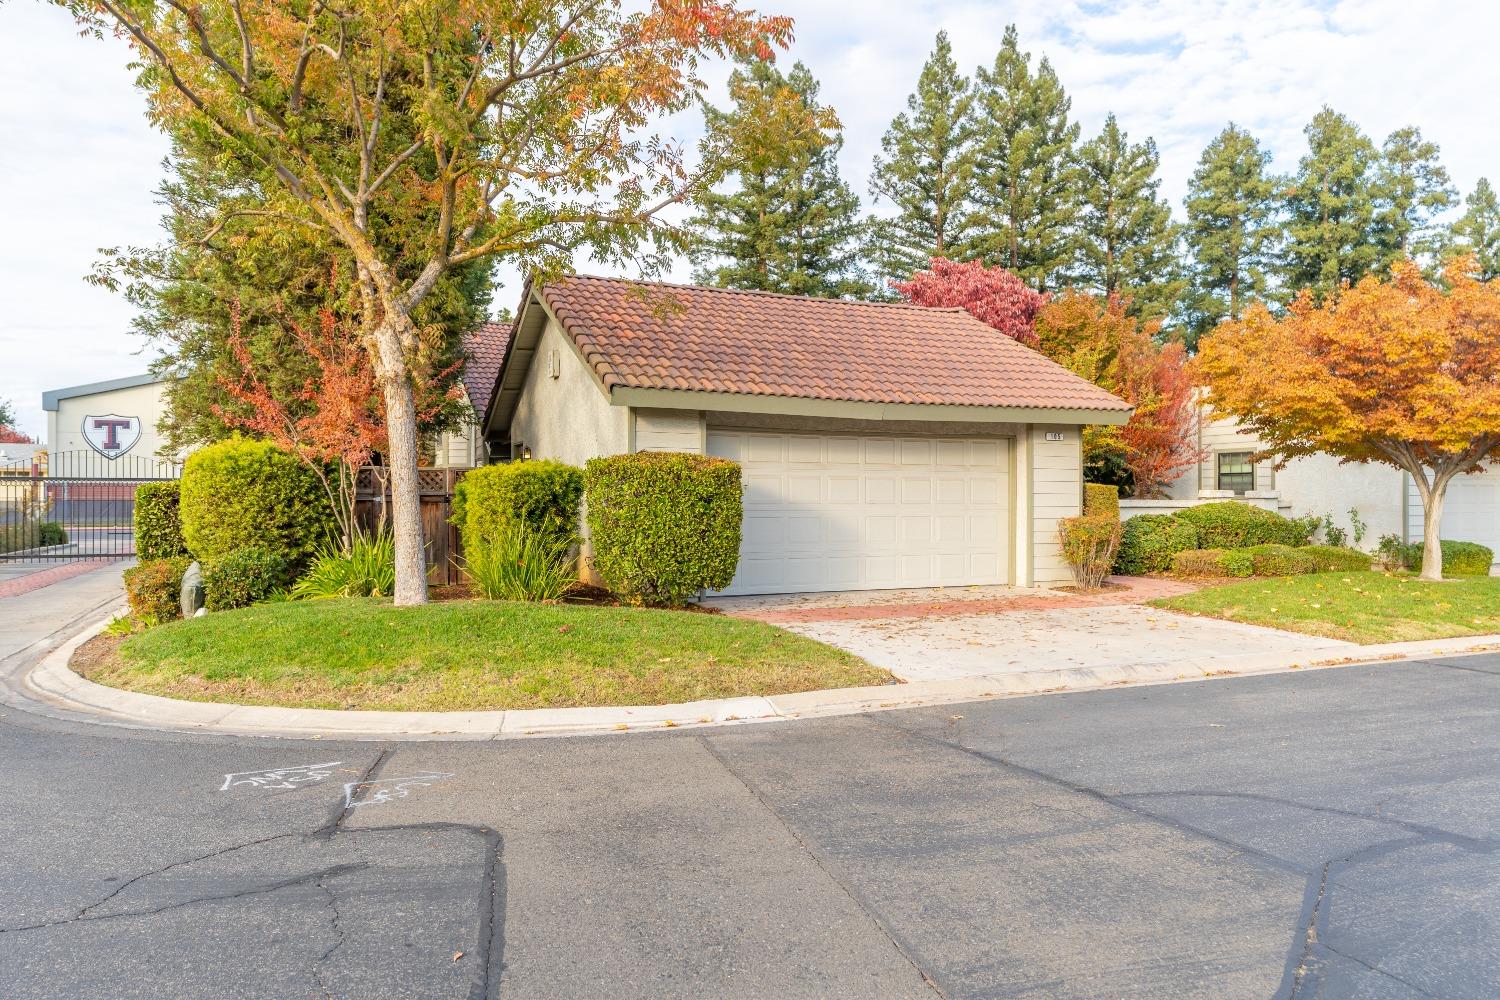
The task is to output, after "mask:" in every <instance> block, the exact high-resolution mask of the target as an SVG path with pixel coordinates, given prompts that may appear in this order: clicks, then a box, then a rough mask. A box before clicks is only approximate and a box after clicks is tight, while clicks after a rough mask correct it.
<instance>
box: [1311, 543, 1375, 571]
mask: <svg viewBox="0 0 1500 1000" xmlns="http://www.w3.org/2000/svg"><path fill="white" fill-rule="evenodd" d="M1293 551H1294V552H1300V553H1302V554H1303V555H1304V556H1306V557H1307V558H1309V559H1311V560H1312V561H1313V564H1314V566H1315V567H1316V568H1315V569H1314V570H1313V572H1316V573H1335V572H1344V573H1349V572H1357V571H1361V570H1367V569H1369V568H1370V562H1371V558H1370V554H1369V553H1368V552H1361V551H1359V550H1358V549H1346V548H1340V547H1338V546H1334V545H1309V546H1306V547H1305V548H1300V549H1294V550H1293Z"/></svg>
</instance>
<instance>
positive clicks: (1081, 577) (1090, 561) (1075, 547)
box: [1057, 514, 1121, 590]
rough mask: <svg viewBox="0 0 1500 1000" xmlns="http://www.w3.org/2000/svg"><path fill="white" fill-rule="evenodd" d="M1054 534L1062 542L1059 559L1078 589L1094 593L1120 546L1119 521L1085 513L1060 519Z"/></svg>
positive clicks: (1115, 518)
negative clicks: (1080, 515) (1070, 571)
mask: <svg viewBox="0 0 1500 1000" xmlns="http://www.w3.org/2000/svg"><path fill="white" fill-rule="evenodd" d="M1057 534H1058V538H1059V540H1060V541H1061V542H1062V554H1063V559H1065V560H1066V561H1067V563H1068V566H1069V567H1070V568H1071V569H1072V570H1073V579H1074V580H1076V581H1077V582H1078V586H1079V588H1080V589H1082V590H1098V589H1099V588H1101V587H1103V586H1104V580H1105V578H1106V577H1107V576H1109V571H1110V569H1111V567H1113V566H1114V562H1115V552H1116V550H1118V549H1119V547H1120V535H1121V527H1120V521H1119V518H1117V517H1112V516H1110V515H1087V514H1086V515H1084V516H1083V517H1069V518H1064V519H1063V520H1061V521H1059V522H1058V523H1057Z"/></svg>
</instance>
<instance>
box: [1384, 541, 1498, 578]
mask: <svg viewBox="0 0 1500 1000" xmlns="http://www.w3.org/2000/svg"><path fill="white" fill-rule="evenodd" d="M1442 546H1443V575H1444V576H1489V575H1490V566H1491V565H1493V564H1494V561H1495V552H1494V550H1493V549H1490V548H1488V547H1487V546H1484V545H1480V544H1479V543H1478V542H1454V541H1450V540H1448V539H1446V538H1445V539H1443V541H1442ZM1422 547H1423V546H1422V543H1421V542H1407V543H1404V544H1397V545H1396V546H1395V552H1396V556H1397V558H1398V559H1400V561H1401V565H1402V567H1404V568H1405V569H1409V570H1413V571H1416V570H1419V569H1421V568H1422Z"/></svg>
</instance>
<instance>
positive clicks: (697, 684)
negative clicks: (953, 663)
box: [84, 598, 893, 711]
mask: <svg viewBox="0 0 1500 1000" xmlns="http://www.w3.org/2000/svg"><path fill="white" fill-rule="evenodd" d="M84 669H85V670H86V672H87V674H88V676H89V677H90V678H91V679H92V680H95V681H98V682H99V683H101V684H108V685H111V686H114V687H120V688H126V689H128V690H132V691H140V692H144V693H147V694H157V695H164V696H166V697H171V698H186V699H190V700H194V701H232V702H238V703H241V704H253V705H284V706H290V707H298V708H343V709H388V710H407V711H481V710H487V709H505V708H555V707H562V706H572V705H640V704H663V703H670V702H682V701H693V700H696V699H700V698H722V697H732V696H736V695H769V694H785V693H788V692H793V691H811V690H817V689H820V688H837V687H855V686H861V685H867V684H885V683H890V682H891V681H892V680H893V678H892V676H891V675H890V674H889V673H888V672H886V671H884V670H879V669H877V668H875V667H872V666H870V665H869V664H867V663H865V662H864V661H863V660H861V659H859V658H858V657H856V656H853V655H852V654H849V653H845V652H843V651H841V650H837V649H834V648H832V647H830V646H825V645H823V644H822V643H819V642H815V641H813V640H811V639H807V638H804V637H802V636H798V635H794V634H792V633H790V632H786V631H784V630H782V629H779V628H776V627H774V626H771V625H766V624H763V623H761V622H753V621H746V620H743V619H738V618H730V617H727V616H723V615H710V614H701V613H694V612H686V611H657V610H649V609H641V608H614V607H592V606H581V605H566V604H527V603H511V602H506V601H453V602H444V603H438V604H430V605H427V606H425V607H419V608H395V607H392V606H391V604H390V603H389V602H388V601H382V600H377V599H372V598H345V599H336V600H326V601H307V602H301V601H298V602H289V603H279V604H263V605H257V606H255V607H250V608H244V609H241V610H238V611H223V612H218V613H216V614H211V615H207V616H204V617H202V618H194V619H189V620H187V621H179V622H173V623H171V624H167V625H161V626H158V627H157V628H153V629H148V630H147V631H145V632H142V633H139V634H137V635H133V636H131V637H130V638H128V639H126V640H125V641H124V642H123V643H122V644H121V645H120V647H119V649H118V650H117V651H116V652H115V653H114V654H113V655H112V656H107V657H104V658H103V659H102V661H101V662H99V663H97V664H95V665H93V666H92V667H87V668H84Z"/></svg>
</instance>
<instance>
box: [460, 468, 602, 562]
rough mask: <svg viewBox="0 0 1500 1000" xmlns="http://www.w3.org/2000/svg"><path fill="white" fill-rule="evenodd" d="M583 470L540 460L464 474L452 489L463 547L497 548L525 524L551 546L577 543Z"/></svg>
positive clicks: (531, 531) (473, 470) (479, 469)
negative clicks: (508, 533) (503, 538)
mask: <svg viewBox="0 0 1500 1000" xmlns="http://www.w3.org/2000/svg"><path fill="white" fill-rule="evenodd" d="M582 502H583V470H582V469H579V468H575V467H574V466H571V465H565V464H563V463H562V462H553V461H548V460H539V461H532V462H512V463H510V464H508V465H485V466H481V467H479V468H477V469H472V470H470V471H469V472H466V473H464V476H463V478H462V479H460V480H459V481H458V485H457V486H455V487H454V490H453V516H452V519H451V520H452V522H453V523H454V524H455V525H457V526H458V530H459V532H460V533H461V534H462V535H463V542H464V547H465V548H470V547H477V546H479V545H482V544H486V543H489V544H493V543H494V542H495V541H496V540H497V539H498V538H499V537H500V536H501V535H502V534H505V533H506V531H507V529H508V528H511V527H513V526H516V525H521V526H523V527H524V528H526V529H529V531H530V533H531V534H534V535H536V536H538V537H539V538H540V539H542V540H543V541H544V542H545V543H546V544H547V545H548V546H549V547H552V546H559V545H561V546H568V545H572V544H574V543H575V542H577V541H578V507H579V504H581V503H582Z"/></svg>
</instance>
